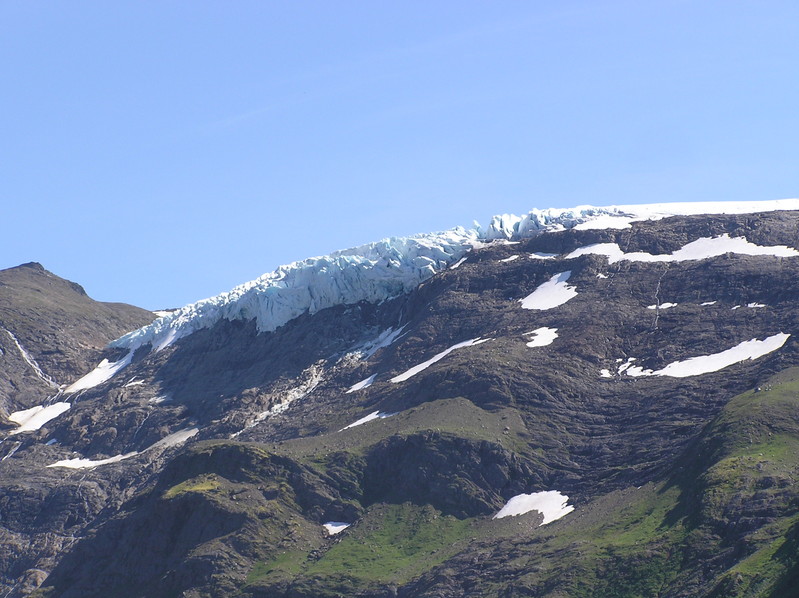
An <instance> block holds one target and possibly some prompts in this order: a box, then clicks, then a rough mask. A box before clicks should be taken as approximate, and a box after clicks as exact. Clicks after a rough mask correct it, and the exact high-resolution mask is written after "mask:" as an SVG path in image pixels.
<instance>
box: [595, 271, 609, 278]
mask: <svg viewBox="0 0 799 598" xmlns="http://www.w3.org/2000/svg"><path fill="white" fill-rule="evenodd" d="M596 277H597V278H607V277H608V275H607V274H602V272H597V275H596Z"/></svg>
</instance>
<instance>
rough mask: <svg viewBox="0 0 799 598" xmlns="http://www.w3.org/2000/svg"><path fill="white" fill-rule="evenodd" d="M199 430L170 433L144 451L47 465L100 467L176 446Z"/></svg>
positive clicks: (190, 429)
mask: <svg viewBox="0 0 799 598" xmlns="http://www.w3.org/2000/svg"><path fill="white" fill-rule="evenodd" d="M197 432H199V429H197V428H188V429H186V430H178V431H177V432H174V433H172V434H170V435H169V436H164V437H163V438H162V439H161V440H159V441H158V442H156V443H154V444H153V445H151V446H148V447H147V448H146V449H144V450H143V451H141V452H140V451H133V452H131V453H125V454H124V455H115V456H113V457H108V458H107V459H96V460H92V459H86V458H84V457H76V458H74V459H62V460H61V461H56V462H55V463H51V464H50V465H48V466H47V467H65V468H67V469H90V468H93V467H98V466H100V465H108V464H109V463H119V462H120V461H124V460H125V459H130V458H131V457H135V456H136V455H140V454H141V453H146V452H147V451H150V450H156V449H165V448H169V447H170V446H176V445H178V444H182V443H184V442H186V441H187V440H188V439H189V438H191V437H192V436H194V435H195V434H197Z"/></svg>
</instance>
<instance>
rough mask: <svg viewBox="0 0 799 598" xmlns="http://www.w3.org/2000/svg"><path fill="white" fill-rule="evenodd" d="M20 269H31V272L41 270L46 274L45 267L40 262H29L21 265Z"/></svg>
mask: <svg viewBox="0 0 799 598" xmlns="http://www.w3.org/2000/svg"><path fill="white" fill-rule="evenodd" d="M18 267H19V268H30V269H31V270H39V271H40V272H46V270H45V269H44V266H42V265H41V264H40V263H39V262H27V263H25V264H20V265H19V266H18Z"/></svg>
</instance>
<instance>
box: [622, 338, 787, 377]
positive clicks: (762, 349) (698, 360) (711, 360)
mask: <svg viewBox="0 0 799 598" xmlns="http://www.w3.org/2000/svg"><path fill="white" fill-rule="evenodd" d="M790 336H791V335H790V334H785V333H779V334H775V335H773V336H770V337H768V338H765V339H763V340H762V341H759V340H757V339H754V338H753V339H752V340H748V341H744V342H742V343H739V344H737V345H735V346H734V347H732V348H731V349H727V350H726V351H721V352H720V353H713V354H711V355H700V356H698V357H691V358H689V359H686V360H683V361H674V362H672V363H670V364H668V365H667V366H666V367H664V368H662V369H660V370H656V371H652V370H645V369H643V368H642V367H641V366H637V365H632V362H631V361H628V363H625V364H624V365H623V366H621V367H620V368H619V373H620V374H621V373H622V372H624V371H626V372H627V375H628V376H633V377H639V376H669V377H671V378H687V377H689V376H698V375H700V374H708V373H710V372H717V371H719V370H721V369H724V368H726V367H729V366H731V365H733V364H736V363H740V362H742V361H747V360H750V359H757V358H758V357H763V356H764V355H767V354H769V353H771V352H772V351H776V350H777V349H779V348H780V347H782V346H783V345H784V344H785V341H787V340H788V338H789V337H790Z"/></svg>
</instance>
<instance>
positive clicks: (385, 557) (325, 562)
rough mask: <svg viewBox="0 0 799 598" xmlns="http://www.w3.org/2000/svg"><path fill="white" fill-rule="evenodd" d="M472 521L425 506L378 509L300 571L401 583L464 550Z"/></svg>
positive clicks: (396, 506) (407, 505)
mask: <svg viewBox="0 0 799 598" xmlns="http://www.w3.org/2000/svg"><path fill="white" fill-rule="evenodd" d="M473 527H474V525H473V521H472V520H469V519H465V520H459V519H456V518H454V517H448V516H443V515H441V513H440V512H438V511H436V510H435V509H433V508H432V507H430V506H417V505H412V504H409V503H405V504H401V505H379V506H377V507H376V508H375V509H373V510H372V511H371V512H369V513H368V514H367V515H366V517H364V519H363V520H362V521H361V522H359V524H358V526H357V527H356V528H355V529H354V530H353V531H352V533H350V534H348V535H347V536H346V537H345V538H343V539H342V540H341V541H340V542H338V543H336V544H334V545H333V547H332V548H330V550H328V551H327V552H326V553H325V555H324V556H323V557H322V558H321V559H320V560H319V561H317V562H316V563H314V564H313V565H312V566H310V567H309V568H308V569H307V570H306V575H308V576H336V575H341V573H342V572H346V574H347V575H348V576H350V577H352V578H356V579H365V580H369V581H378V580H379V581H384V582H392V583H403V582H407V581H409V580H410V579H413V578H414V577H416V576H417V575H419V574H421V573H422V572H424V571H426V570H428V569H430V568H431V567H432V566H435V565H437V564H439V563H442V562H444V560H446V558H447V557H449V556H452V555H453V554H454V553H455V552H457V551H458V550H459V549H461V550H462V549H464V548H465V545H466V540H467V539H468V537H469V535H470V534H471V533H473V532H472V530H473Z"/></svg>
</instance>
